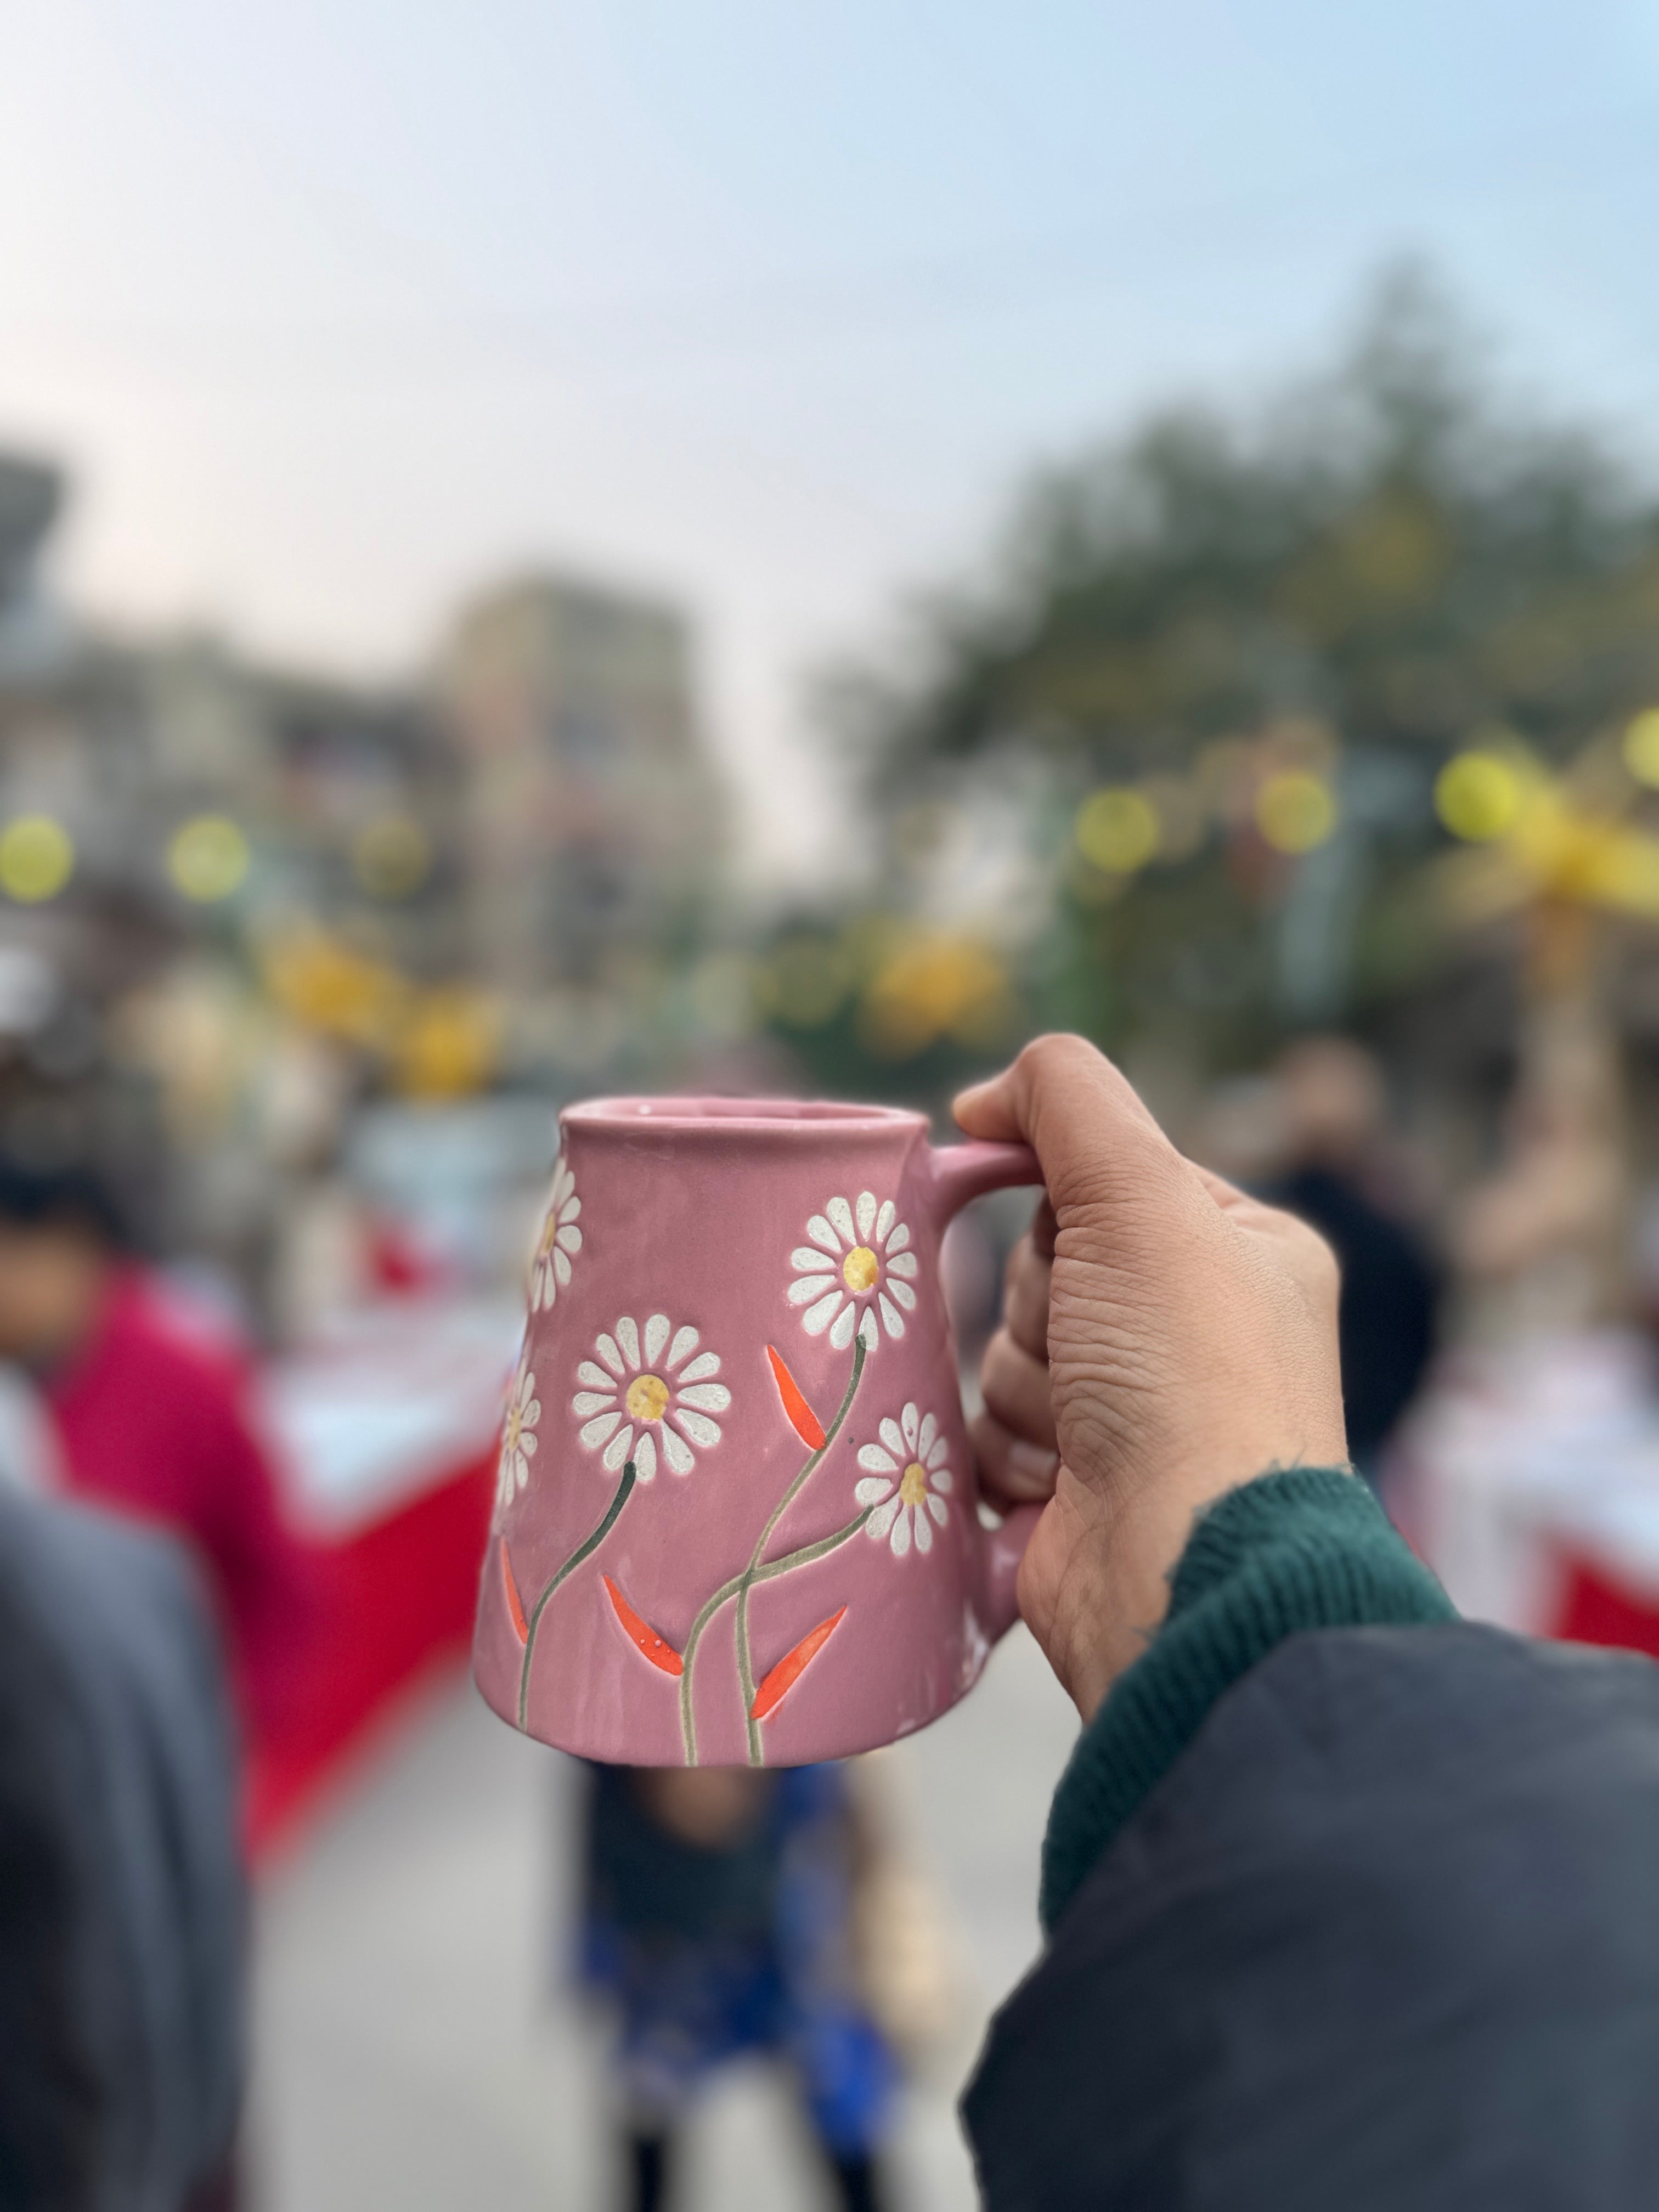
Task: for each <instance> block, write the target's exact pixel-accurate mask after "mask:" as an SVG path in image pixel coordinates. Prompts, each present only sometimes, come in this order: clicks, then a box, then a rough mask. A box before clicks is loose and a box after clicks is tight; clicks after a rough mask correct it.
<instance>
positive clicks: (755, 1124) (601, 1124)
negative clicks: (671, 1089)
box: [559, 1096, 927, 1137]
mask: <svg viewBox="0 0 1659 2212" xmlns="http://www.w3.org/2000/svg"><path fill="white" fill-rule="evenodd" d="M559 1118H560V1120H561V1121H565V1122H568V1123H572V1124H574V1126H576V1127H579V1128H581V1129H584V1130H596V1131H597V1130H611V1131H614V1132H615V1133H617V1134H625V1133H638V1132H639V1130H640V1128H641V1125H642V1124H647V1125H648V1126H649V1127H651V1128H652V1129H653V1130H662V1131H672V1132H673V1133H674V1134H675V1135H677V1136H679V1135H684V1136H699V1135H701V1136H709V1137H718V1136H731V1135H734V1134H737V1133H748V1132H751V1133H760V1132H762V1131H764V1132H765V1133H767V1134H769V1135H782V1136H787V1134H788V1133H789V1132H790V1131H791V1130H798V1131H799V1133H800V1134H801V1135H802V1136H803V1137H822V1136H829V1135H834V1136H837V1137H841V1136H849V1137H850V1136H856V1135H858V1134H860V1133H867V1134H870V1135H876V1134H880V1135H883V1136H890V1134H891V1133H892V1132H893V1131H894V1130H895V1129H896V1128H907V1127H908V1128H925V1127H927V1116H926V1115H923V1114H918V1113H915V1112H912V1111H911V1110H910V1109H908V1108H906V1107H902V1106H860V1105H853V1104H849V1103H846V1102H844V1101H842V1100H840V1099H833V1098H707V1097H673V1096H668V1097H658V1098H587V1099H584V1100H582V1101H581V1102H580V1103H579V1104H577V1105H574V1106H567V1107H566V1108H565V1109H564V1110H563V1112H562V1114H561V1115H560V1117H559Z"/></svg>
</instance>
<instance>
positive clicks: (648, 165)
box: [0, 0, 1659, 861]
mask: <svg viewBox="0 0 1659 2212" xmlns="http://www.w3.org/2000/svg"><path fill="white" fill-rule="evenodd" d="M1655 240H1659V0H1639V3H1638V0H1579V4H1574V5H1569V4H1566V0H1540V4H1534V5H1531V6H1526V5H1518V4H1515V0H1510V4H1509V5H1504V6H1499V5H1498V4H1495V0H1438V4H1433V5H1431V4H1427V0H1389V4H1388V5H1386V6H1383V5H1379V4H1369V5H1365V6H1363V7H1349V8H1346V9H1333V8H1331V7H1330V6H1329V5H1328V4H1322V5H1315V4H1313V0H1257V4H1255V5H1254V6H1251V5H1243V4H1236V5H1233V6H1231V7H1224V6H1221V5H1219V4H1215V3H1214V0H1203V3H1202V4H1200V0H1173V4H1166V5H1164V6H1161V7H1160V6H1150V5H1146V4H1145V0H1142V4H1139V5H1135V6H1130V5H1127V4H1123V0H1097V4H1095V5H1092V6H1083V5H1077V4H1057V3H1056V0H1050V4H1041V3H1040V0H1024V4H1021V5H1019V6H1013V5H1008V6H997V7H993V6H987V5H975V4H973V0H957V4H955V5H953V6H945V5H939V4H925V5H924V4H919V0H908V4H907V0H884V4H882V5H880V6H877V5H875V4H872V0H842V4H839V5H829V4H819V3H818V0H773V4H772V5H770V6H769V7H762V6H759V5H755V4H743V0H677V4H668V3H667V0H652V4H645V0H607V4H605V5H603V6H601V5H597V4H582V5H567V6H562V7H559V6H541V7H534V8H532V7H530V6H526V5H520V4H504V0H471V4H469V5H467V6H466V7H465V8H462V7H460V6H459V5H454V6H449V7H445V8H435V7H432V6H430V5H421V4H418V0H399V4H397V5H393V4H392V0H331V4H328V5H323V4H321V0H280V4H278V0H238V4H237V5H235V6H234V7H233V8H227V7H225V6H223V5H222V4H211V5H210V4H207V0H191V3H190V4H179V0H144V4H143V5H142V6H141V5H139V4H137V0H14V5H13V6H12V7H10V8H9V9H7V10H6V13H5V16H4V20H3V26H0V441H4V440H6V439H8V438H10V439H12V440H14V441H27V442H29V443H32V444H34V445H36V446H40V447H46V448H48V449H50V450H53V451H56V452H58V453H62V454H63V455H64V457H65V458H67V459H70V461H71V462H72V463H74V464H75V465H76V466H77V468H78V470H79V471H80V475H81V483H82V489H81V495H80V498H79V501H78V504H77V507H76V513H75V518H74V521H73V526H72V528H71V531H70V534H69V537H68V538H67V541H66V544H65V547H64V560H63V562H62V564H61V566H62V574H63V579H64V582H65V584H66V585H67V586H69V587H70V589H72V590H73V591H74V592H76V595H77V596H78V597H80V598H81V599H82V600H83V601H85V602H87V603H88V604H90V605H95V606H96V607H98V608H99V609H100V610H102V611H106V612H107V613H109V614H111V615H113V616H116V617H120V618H122V619H124V620H130V621H139V620H143V621H150V620H155V619H163V620H167V621H179V620H186V619H192V618H197V617H206V618H209V619H211V620H214V621H216V622H219V623H223V624H225V625H226V626H228V627H229V628H230V629H233V630H234V632H236V633H237V634H238V635H240V636H242V637H243V638H245V639H246V640H247V641H250V642H252V643H253V644H254V645H256V646H258V647H260V648H262V649H264V650H267V651H271V652H275V653H281V654H283V655H284V656H291V657H301V656H305V655H313V656H316V657H319V658H322V659H326V660H327V661H329V662H330V663H331V664H334V665H342V666H345V667H348V668H354V669H364V670H375V669H383V668H387V667H391V666H394V665H398V664H399V663H400V662H404V661H406V660H408V659H410V658H412V657H413V656H415V655H417V654H418V653H422V651H424V650H425V649H426V648H427V647H428V645H429V643H430V641H431V640H432V638H433V636H434V635H435V631H436V629H437V627H438V625H439V624H440V623H441V619H442V616H443V613H444V611H445V610H446V608H447V606H448V605H450V604H451V603H452V602H453V599H454V597H455V596H456V594H457V593H458V592H460V591H462V590H464V589H465V588H466V587H467V586H471V585H473V584H476V583H477V582H478V581H479V580H483V579H486V578H488V577H489V576H490V575H491V574H495V573H498V572H500V571H501V570H502V569H503V568H510V567H512V566H513V565H516V564H520V563H522V562H526V561H528V560H532V559H548V560H552V561H556V562H562V563H565V564H568V565H574V566H579V567H582V568H590V569H592V570H595V571H597V572H599V573H600V574H611V575H613V576H616V577H617V578H619V579H623V580H627V579H629V578H637V579H639V580H641V581H642V582H645V583H647V584H650V585H653V586H658V587H661V588H666V589H668V590H671V591H673V592H677V593H678V594H680V595H681V596H683V597H684V598H685V599H687V600H688V601H689V603H690V605H692V606H693V608H694V610H695V611H696V613H697V614H698V616H699V617H700V618H701V620H702V624H703V632H704V637H705V641H706V665H707V676H708V694H709V703H710V708H711V714H712V716H713V718H714V720H715V721H716V723H717V725H718V728H719V732H720V738H721V742H722V745H723V748H724V750H725V751H726V755H727V757H728V758H729V759H730V760H731V761H732V763H733V764H734V766H735V767H736V768H738V770H739V771H740V773H741V774H742V775H743V778H744V782H745V785H746V786H747V788H748V792H749V795H750V800H751V819H752V822H753V823H754V824H755V826H756V827H757V831H758V832H759V834H760V836H761V837H762V839H763V843H764V845H765V847H766V848H767V850H768V851H769V853H770V854H772V855H773V858H774V860H775V861H776V860H779V859H781V858H782V857H784V856H789V857H793V856H794V855H796V854H799V852H801V851H802V850H804V849H805V848H806V847H807V846H808V845H810V843H811V832H810V829H808V828H807V827H805V826H804V825H805V822H806V821H807V819H808V818H809V817H812V816H814V815H815V814H816V812H817V810H816V809H815V808H814V807H812V806H810V805H803V804H802V802H801V796H800V794H801V793H802V792H803V790H810V789H811V784H810V782H807V783H805V784H803V783H802V782H801V781H800V780H799V775H798V772H797V768H798V758H799V678H800V673H801V671H802V670H803V669H804V668H805V667H808V666H810V665H812V664H813V663H814V662H815V661H816V660H817V659H820V658H822V657H823V655H824V654H826V653H834V652H836V650H838V649H840V648H841V647H843V646H845V645H846V644H848V643H849V642H852V643H859V642H862V641H870V640H872V639H874V638H876V637H878V636H879V635H881V634H882V633H883V631H884V627H885V625H886V623H887V621H888V620H889V617H890V610H891V609H892V608H893V607H894V606H895V605H896V604H897V603H898V601H899V600H900V599H901V598H902V593H903V592H904V591H905V590H906V589H907V588H908V586H912V585H914V584H915V583H918V582H925V581H927V580H929V579H931V578H933V577H935V576H938V575H941V574H953V573H959V572H961V571H962V570H963V569H964V568H971V566H972V565H973V562H974V561H975V558H976V557H977V556H978V555H979V554H980V552H981V549H982V547H983V545H984V544H985V542H986V538H987V532H988V531H989V529H990V527H991V526H992V524H993V521H994V518H995V517H996V515H997V514H998V513H999V512H1000V509H1001V507H1002V505H1003V502H1004V501H1005V500H1006V495H1007V492H1008V490H1009V489H1010V487H1011V486H1012V484H1013V483H1015V482H1017V480H1018V477H1019V476H1020V474H1021V472H1022V471H1024V469H1025V468H1026V467H1027V466H1028V465H1030V463H1032V462H1033V461H1035V460H1038V459H1044V458H1047V457H1049V456H1052V455H1053V454H1054V453H1059V452H1063V451H1064V450H1066V447H1069V446H1071V445H1073V444H1075V443H1077V442H1079V441H1082V440H1083V439H1085V438H1086V437H1087V436H1089V435H1092V434H1094V433H1097V432H1099V431H1103V430H1109V429H1111V428H1114V427H1116V426H1121V425H1122V424H1123V423H1125V422H1127V421H1129V420H1131V419H1132V418H1133V416H1134V415H1135V414H1136V413H1137V412H1138V411H1139V410H1141V409H1143V408H1144V407H1145V406H1146V405H1147V404H1149V403H1151V402H1152V401H1154V400H1156V399H1158V398H1162V397H1164V396H1167V395H1169V394H1171V393H1175V392H1180V393H1193V392H1196V393H1200V394H1207V395H1209V396H1211V397H1214V398H1226V397H1228V396H1229V395H1231V394H1240V395H1249V394H1250V393H1253V392H1256V391H1259V390H1261V389H1262V388H1264V387H1265V386H1266V385H1267V384H1268V383H1270V382H1271V381H1272V380H1273V378H1274V377H1275V376H1276V375H1278V374H1282V373H1284V372H1286V371H1294V370H1296V369H1297V368H1300V367H1302V366H1304V365H1305V364H1306V363H1307V362H1309V361H1310V359H1311V358H1312V357H1314V356H1316V355H1317V354H1318V353H1319V352H1320V351H1321V350H1322V349H1324V348H1326V347H1328V345H1329V344H1330V343H1332V341H1333V338H1334V333H1335V332H1336V331H1337V330H1338V329H1339V328H1340V324H1341V322H1342V319H1343V318H1344V317H1345V316H1346V315H1348V314H1350V313H1352V308H1353V306H1354V303H1355V301H1356V299H1357V297H1358V293H1359V291H1360V289H1361V287H1362V284H1363V282H1364V278H1365V276H1366V275H1367V274H1368V272H1370V270H1373V269H1374V268H1375V267H1376V265H1377V264H1379V263H1380V262H1381V261H1383V259H1385V258H1388V257H1389V256H1390V255H1393V254H1395V253H1398V252H1401V251H1416V252H1421V253H1425V254H1426V255H1427V256H1429V257H1430V258H1432V259H1433V260H1434V261H1435V262H1436V263H1437V264H1438V266H1439V267H1440V268H1441V270H1443V273H1444V274H1445V275H1446V276H1447V277H1448V278H1449V280H1450V282H1451V283H1452V284H1453V286H1454V287H1455V289H1457V290H1458V291H1459V292H1460V293H1461V295H1462V297H1463V298H1464V299H1465V301H1467V303H1468V307H1469V308H1470V309H1471V311H1472V312H1473V313H1474V316H1475V317H1476V319H1478V321H1479V322H1480V324H1481V325H1482V326H1483V327H1484V328H1485V329H1486V330H1487V331H1489V332H1490V333H1491V334H1492V337H1493V339H1494V341H1495V342H1496V343H1498V347H1499V349H1500V351H1501V355H1502V357H1503V358H1504V361H1505V362H1506V364H1507V366H1508V367H1509V368H1510V371H1511V372H1512V373H1513V374H1514V375H1515V377H1516V380H1518V381H1519V382H1521V383H1522V384H1523V385H1526V386H1531V387H1533V388H1534V389H1535V390H1536V391H1538V392H1540V393H1541V394H1542V395H1544V396H1545V397H1547V398H1549V399H1551V400H1552V401H1553V402H1555V403H1557V404H1564V405H1568V406H1571V407H1573V408H1575V409H1580V410H1587V411H1588V412H1589V413H1590V414H1591V415H1592V416H1595V417H1596V418H1598V419H1600V420H1601V421H1602V422H1605V423H1606V424H1607V428H1608V432H1609V435H1611V436H1612V437H1613V438H1614V439H1615V440H1624V441H1628V442H1629V444H1630V445H1631V447H1632V450H1636V451H1639V452H1640V453H1643V454H1644V457H1645V456H1646V455H1649V454H1652V453H1659V435H1656V433H1659V279H1656V274H1655V263H1656V258H1659V257H1656V253H1655V250H1654V245H1655Z"/></svg>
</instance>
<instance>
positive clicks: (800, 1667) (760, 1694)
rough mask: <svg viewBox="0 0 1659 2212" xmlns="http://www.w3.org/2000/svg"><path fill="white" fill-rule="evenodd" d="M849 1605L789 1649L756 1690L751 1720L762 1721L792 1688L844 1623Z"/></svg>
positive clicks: (750, 1712) (822, 1622)
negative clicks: (792, 1648) (791, 1649)
mask: <svg viewBox="0 0 1659 2212" xmlns="http://www.w3.org/2000/svg"><path fill="white" fill-rule="evenodd" d="M846 1612H847V1607H845V1606H842V1609H841V1611H840V1612H839V1613H831V1614H830V1616H829V1620H821V1621H819V1623H818V1625H817V1627H816V1628H815V1629H814V1630H813V1631H812V1632H811V1635H810V1636H803V1637H802V1638H801V1640H800V1642H799V1644H797V1645H796V1646H795V1648H794V1650H793V1651H789V1652H786V1653H785V1655H784V1656H783V1657H782V1658H781V1659H780V1660H779V1662H778V1663H777V1665H776V1666H775V1668H773V1669H772V1671H771V1673H770V1674H769V1675H768V1676H767V1677H766V1680H764V1681H763V1683H762V1684H761V1686H760V1687H759V1689H758V1690H757V1691H756V1692H755V1702H754V1704H753V1705H750V1708H749V1716H750V1719H751V1720H757V1721H763V1720H764V1719H765V1718H766V1716H767V1715H768V1713H769V1712H770V1711H772V1709H773V1707H774V1706H775V1705H776V1704H777V1703H778V1701H779V1699H781V1697H782V1696H783V1693H784V1692H785V1691H786V1690H792V1689H793V1687H794V1686H795V1684H796V1683H797V1682H799V1680H800V1678H801V1676H802V1675H803V1674H805V1672H806V1669H807V1668H808V1667H810V1666H811V1663H812V1662H813V1660H814V1659H816V1658H817V1656H818V1654H819V1652H820V1651H822V1650H823V1647H824V1645H825V1644H827V1643H828V1642H829V1638H831V1637H832V1636H833V1635H834V1634H835V1632H836V1630H837V1629H838V1628H839V1627H840V1626H841V1624H842V1620H843V1619H844V1618H845V1615H846Z"/></svg>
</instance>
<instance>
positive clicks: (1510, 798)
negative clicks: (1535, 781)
mask: <svg viewBox="0 0 1659 2212" xmlns="http://www.w3.org/2000/svg"><path fill="white" fill-rule="evenodd" d="M1521 800H1522V790H1521V779H1520V777H1519V775H1516V771H1515V769H1514V768H1513V767H1512V766H1511V765H1510V763H1509V762H1508V761H1506V760H1504V758H1503V757H1502V756H1501V755H1500V754H1498V753H1486V752H1468V753H1457V754H1455V756H1454V757H1452V758H1451V759H1450V760H1449V761H1448V762H1447V763H1446V765H1445V766H1444V768H1443V769H1441V771H1440V773H1439V775H1437V776H1436V778H1435V780H1434V811H1435V812H1436V813H1437V815H1438V816H1439V817H1440V819H1441V821H1442V822H1443V823H1444V824H1445V826H1446V828H1447V829H1449V830H1450V831H1451V833H1452V836H1454V837H1462V838H1465V839H1467V840H1468V842H1469V843H1471V844H1476V845H1478V844H1483V843H1485V842H1486V841H1487V840H1488V839H1490V838H1492V837H1501V836H1504V834H1505V833H1506V832H1507V831H1509V830H1510V829H1514V827H1515V825H1516V822H1517V821H1518V820H1519V819H1520V817H1521Z"/></svg>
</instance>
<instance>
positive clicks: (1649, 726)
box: [1625, 707, 1659, 791]
mask: <svg viewBox="0 0 1659 2212" xmlns="http://www.w3.org/2000/svg"><path fill="white" fill-rule="evenodd" d="M1625 766H1626V768H1627V769H1629V770H1630V772H1631V774H1632V775H1633V776H1634V777H1635V778H1636V781H1638V783H1645V784H1646V785H1647V786H1648V787H1649V788H1650V790H1655V791H1659V707H1647V708H1644V709H1643V711H1642V712H1641V713H1640V714H1636V715H1633V716H1632V719H1631V721H1630V725H1629V726H1628V727H1627V729H1626V732H1625Z"/></svg>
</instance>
